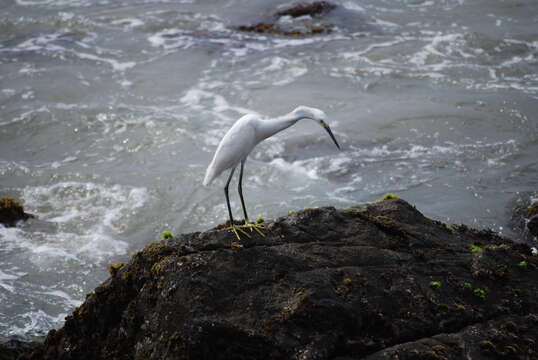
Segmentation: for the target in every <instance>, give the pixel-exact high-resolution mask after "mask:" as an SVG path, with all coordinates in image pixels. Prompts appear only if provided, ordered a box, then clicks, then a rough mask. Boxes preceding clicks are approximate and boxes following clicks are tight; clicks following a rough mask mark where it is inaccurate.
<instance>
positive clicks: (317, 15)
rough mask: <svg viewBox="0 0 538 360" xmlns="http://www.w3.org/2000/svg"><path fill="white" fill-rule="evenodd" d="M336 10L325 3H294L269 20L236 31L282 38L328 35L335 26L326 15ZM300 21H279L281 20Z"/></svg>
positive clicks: (332, 5) (278, 11)
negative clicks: (291, 19)
mask: <svg viewBox="0 0 538 360" xmlns="http://www.w3.org/2000/svg"><path fill="white" fill-rule="evenodd" d="M335 8H337V6H336V5H334V4H332V3H330V2H327V1H314V2H312V3H302V2H300V3H294V4H290V5H288V6H285V7H284V8H282V9H280V10H277V11H275V12H274V13H273V14H272V15H271V16H270V17H269V18H267V19H264V20H262V21H258V22H256V23H254V24H253V25H239V26H237V27H236V29H237V30H240V31H246V32H257V33H264V34H271V35H282V36H307V35H317V34H323V33H329V32H331V31H332V30H333V28H334V27H335V24H334V23H333V22H332V21H331V20H330V19H327V18H326V15H327V14H328V13H329V12H331V11H332V10H334V9H335ZM286 17H290V18H293V19H295V18H301V20H293V21H281V20H282V19H283V18H286Z"/></svg>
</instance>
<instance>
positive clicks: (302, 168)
mask: <svg viewBox="0 0 538 360" xmlns="http://www.w3.org/2000/svg"><path fill="white" fill-rule="evenodd" d="M269 164H270V165H273V166H275V167H276V168H278V169H279V170H280V171H283V172H286V173H292V174H295V175H300V176H302V177H304V176H306V177H307V178H309V179H312V180H317V179H319V176H318V175H317V172H316V169H315V168H311V167H309V166H307V164H306V162H305V161H294V162H287V161H286V160H284V159H282V158H277V159H273V160H272V161H271V162H270V163H269Z"/></svg>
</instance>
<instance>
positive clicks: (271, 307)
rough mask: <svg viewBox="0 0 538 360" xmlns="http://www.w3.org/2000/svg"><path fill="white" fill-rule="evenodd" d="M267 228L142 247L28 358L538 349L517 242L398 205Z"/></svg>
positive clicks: (306, 213) (511, 354) (496, 354)
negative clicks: (246, 235) (249, 233)
mask: <svg viewBox="0 0 538 360" xmlns="http://www.w3.org/2000/svg"><path fill="white" fill-rule="evenodd" d="M265 233H266V236H265V237H261V236H259V235H257V234H256V233H255V232H254V233H252V236H251V238H245V239H243V240H242V241H241V242H240V243H239V244H238V242H236V239H235V238H234V237H233V235H232V234H231V233H229V232H228V231H227V230H225V229H214V230H210V231H207V232H203V233H192V234H184V235H180V236H178V237H176V238H170V239H168V240H166V241H163V242H156V243H153V244H151V245H149V246H147V247H146V248H145V249H144V250H143V251H141V252H139V253H137V254H134V255H133V257H132V259H131V261H130V262H129V263H127V264H125V265H123V266H117V267H116V268H115V271H114V272H113V273H112V275H111V277H110V278H109V279H108V280H107V281H105V282H104V283H103V284H102V285H100V286H99V287H97V288H96V289H95V291H94V292H92V293H90V294H89V295H88V296H87V298H86V301H85V302H84V303H83V304H82V305H81V306H80V307H78V308H77V309H76V310H75V311H74V312H73V314H72V315H71V316H69V317H68V318H67V320H66V323H65V326H64V327H63V328H61V329H59V330H55V331H51V332H50V333H49V335H48V336H47V338H46V340H45V341H44V343H43V344H42V345H41V346H40V347H39V348H38V349H36V350H35V351H33V353H32V354H31V355H27V356H26V357H25V359H340V360H342V359H370V360H371V359H395V358H397V359H462V358H469V357H467V356H470V355H472V356H471V357H470V358H472V359H497V358H499V359H500V358H503V359H504V358H513V359H535V358H537V356H538V355H537V353H536V346H535V343H534V342H535V341H536V340H535V339H536V338H537V335H538V334H537V330H536V329H537V328H538V320H537V319H538V315H537V313H538V300H537V299H538V297H537V296H536V295H537V293H538V283H537V282H536V278H537V275H538V270H537V265H538V257H536V256H533V255H532V254H531V251H530V248H529V247H528V246H526V245H523V244H516V243H513V242H511V241H510V240H509V239H507V238H503V237H499V236H497V235H496V234H495V233H493V232H491V231H477V230H473V229H470V228H467V227H466V226H463V225H462V226H450V225H448V224H444V223H441V222H438V221H435V220H431V219H429V218H427V217H425V216H423V215H422V214H421V213H420V212H419V211H418V210H417V209H415V208H414V207H413V206H411V205H409V204H408V203H406V202H405V201H403V200H400V199H388V200H385V201H380V202H376V203H369V204H363V205H359V206H356V207H352V208H348V209H334V208H332V207H325V208H315V209H306V210H301V211H297V212H295V213H292V214H290V215H288V216H286V217H282V218H279V219H277V220H275V221H272V222H268V223H266V224H265ZM521 264H525V265H521ZM469 354H470V355H469Z"/></svg>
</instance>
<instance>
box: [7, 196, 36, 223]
mask: <svg viewBox="0 0 538 360" xmlns="http://www.w3.org/2000/svg"><path fill="white" fill-rule="evenodd" d="M33 217H34V216H33V215H32V214H27V213H25V212H24V209H23V207H22V205H21V204H19V203H18V202H16V201H15V200H14V199H13V198H10V197H6V198H3V199H0V224H2V225H5V226H8V227H12V226H15V225H16V224H17V222H19V221H21V220H28V219H30V218H33Z"/></svg>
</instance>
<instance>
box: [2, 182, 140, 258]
mask: <svg viewBox="0 0 538 360" xmlns="http://www.w3.org/2000/svg"><path fill="white" fill-rule="evenodd" d="M148 197H149V194H148V193H147V190H146V189H144V188H133V187H126V186H120V185H112V186H107V185H103V184H94V183H79V182H61V183H57V184H54V185H51V186H36V187H26V188H25V189H24V190H23V192H22V196H21V198H22V200H23V201H24V203H25V206H26V207H27V208H28V209H29V211H30V212H31V213H34V214H35V215H36V216H37V217H38V218H39V220H40V221H46V222H49V223H55V224H57V225H58V226H57V231H50V232H43V231H41V232H39V231H37V232H36V231H34V232H32V233H24V234H22V233H20V232H18V233H11V234H8V233H6V231H5V230H2V234H3V235H4V236H6V235H10V236H11V240H9V239H8V241H13V242H15V244H16V245H14V246H18V247H23V248H25V249H26V250H27V251H29V252H30V253H31V254H32V255H31V256H30V258H31V259H32V261H33V262H34V263H37V264H39V265H43V266H48V265H50V264H51V262H54V261H58V259H61V260H62V261H68V260H72V261H76V262H80V261H83V262H84V261H92V262H100V261H104V260H106V259H107V258H109V257H110V256H113V255H120V254H124V253H125V252H126V251H127V247H128V244H127V243H126V242H125V241H123V240H120V239H119V238H118V237H120V236H121V234H122V233H123V232H124V231H125V230H126V226H127V224H129V221H130V220H131V221H134V219H133V213H136V210H137V209H138V208H140V207H142V206H143V205H144V203H145V202H146V201H147V200H148Z"/></svg>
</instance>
